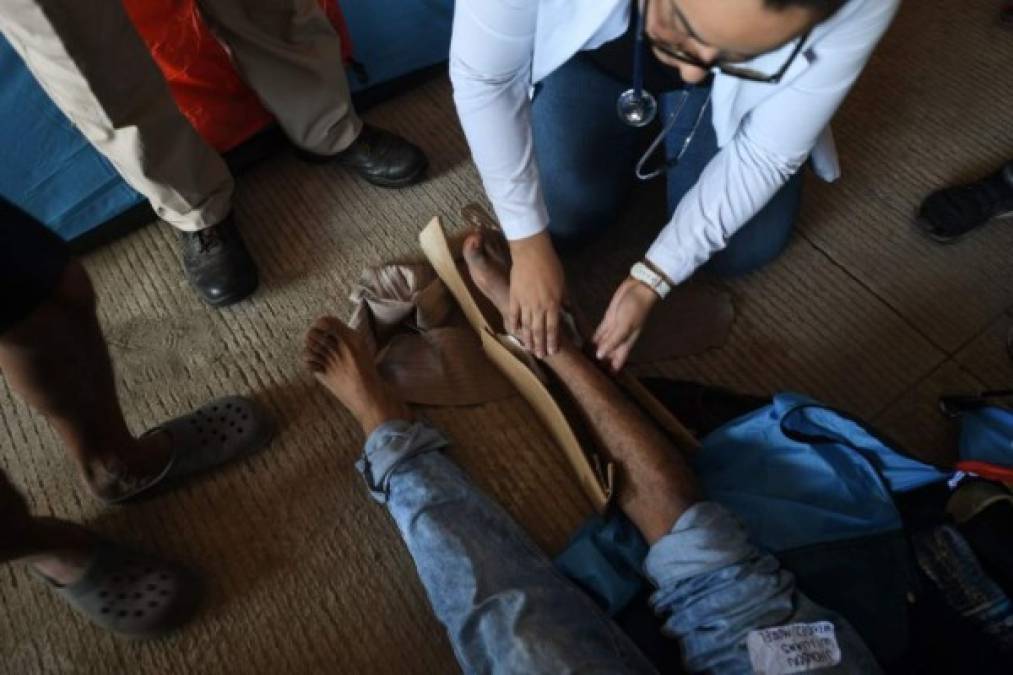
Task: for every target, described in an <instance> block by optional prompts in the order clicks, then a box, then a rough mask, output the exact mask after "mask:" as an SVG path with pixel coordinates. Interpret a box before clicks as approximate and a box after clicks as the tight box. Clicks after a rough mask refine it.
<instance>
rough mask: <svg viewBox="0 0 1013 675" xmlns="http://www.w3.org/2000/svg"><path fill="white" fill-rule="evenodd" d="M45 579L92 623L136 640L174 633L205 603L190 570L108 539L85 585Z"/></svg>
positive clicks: (196, 580) (101, 544) (86, 575)
mask: <svg viewBox="0 0 1013 675" xmlns="http://www.w3.org/2000/svg"><path fill="white" fill-rule="evenodd" d="M39 576H42V575H41V574H40V575H39ZM42 578H43V579H44V580H45V581H46V582H47V583H48V584H49V585H50V586H51V587H52V588H53V590H54V591H55V592H56V594H57V595H59V596H60V597H62V598H63V599H64V600H66V601H67V604H69V605H70V606H71V607H73V608H74V609H75V610H76V611H77V612H78V613H79V614H82V615H83V616H85V617H86V618H87V619H88V620H89V621H91V622H92V623H95V624H97V625H98V626H101V627H102V628H105V629H107V630H110V631H113V632H114V633H118V634H120V635H123V636H125V637H130V638H155V637H160V636H162V635H165V634H166V633H169V632H171V631H172V630H174V629H176V628H178V627H179V626H181V625H182V624H184V623H185V622H186V621H187V620H188V619H190V617H192V616H193V614H194V612H195V611H196V609H197V606H198V601H199V599H200V583H199V581H198V579H197V577H196V575H194V574H193V573H192V572H190V571H189V570H188V569H186V568H185V567H183V566H181V565H178V564H176V563H171V562H167V561H165V560H161V559H159V558H155V557H153V556H150V555H147V554H143V553H138V552H135V551H131V550H129V549H127V548H125V547H123V546H119V545H117V544H113V543H111V542H108V541H103V542H101V543H100V544H99V546H98V549H97V550H96V552H95V555H94V557H93V558H92V560H91V562H90V563H89V565H88V569H87V570H86V571H85V573H84V576H83V577H81V579H80V580H79V581H77V582H75V583H73V584H70V585H68V586H59V585H57V584H56V583H54V582H53V581H52V580H50V579H48V578H46V577H44V576H43V577H42Z"/></svg>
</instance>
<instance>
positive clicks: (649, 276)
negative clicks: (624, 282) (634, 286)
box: [630, 262, 672, 300]
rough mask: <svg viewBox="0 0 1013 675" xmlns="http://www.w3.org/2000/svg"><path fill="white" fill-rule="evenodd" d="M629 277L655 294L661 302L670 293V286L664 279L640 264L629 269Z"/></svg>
mask: <svg viewBox="0 0 1013 675" xmlns="http://www.w3.org/2000/svg"><path fill="white" fill-rule="evenodd" d="M630 276H631V277H633V278H634V279H636V280H637V281H639V282H640V283H642V284H644V285H645V286H647V287H648V288H650V289H651V290H652V291H654V292H655V293H657V294H658V297H659V298H661V299H662V300H664V299H665V296H666V295H668V294H669V293H670V292H671V291H672V286H671V284H669V283H668V282H667V281H665V277H663V276H661V275H660V274H658V273H657V272H655V271H654V270H652V269H651V268H650V267H648V266H647V265H645V264H644V263H642V262H638V263H637V264H636V265H634V266H633V267H631V268H630Z"/></svg>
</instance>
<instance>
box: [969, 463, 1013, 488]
mask: <svg viewBox="0 0 1013 675" xmlns="http://www.w3.org/2000/svg"><path fill="white" fill-rule="evenodd" d="M956 468H957V470H958V471H966V472H967V473H973V474H976V475H978V476H981V477H982V478H991V479H992V480H998V481H1002V482H1004V483H1013V469H1010V468H1007V467H1004V466H999V465H998V464H990V463H989V462H979V461H976V460H964V461H960V462H957V467H956Z"/></svg>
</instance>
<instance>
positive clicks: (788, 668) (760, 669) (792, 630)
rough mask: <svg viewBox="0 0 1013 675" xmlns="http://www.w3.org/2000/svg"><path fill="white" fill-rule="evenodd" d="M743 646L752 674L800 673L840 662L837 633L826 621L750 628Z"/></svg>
mask: <svg viewBox="0 0 1013 675" xmlns="http://www.w3.org/2000/svg"><path fill="white" fill-rule="evenodd" d="M746 646H747V647H748V648H749V660H750V662H751V663H752V664H753V672H755V673H756V675H786V674H787V673H804V672H806V671H809V670H819V669H821V668H829V667H831V666H836V665H837V664H838V663H840V662H841V648H840V647H838V646H837V634H836V632H835V630H834V624H832V623H830V622H829V621H817V622H816V623H793V624H791V625H788V626H774V627H773V628H762V629H760V630H754V631H751V632H750V633H749V635H748V636H747V637H746Z"/></svg>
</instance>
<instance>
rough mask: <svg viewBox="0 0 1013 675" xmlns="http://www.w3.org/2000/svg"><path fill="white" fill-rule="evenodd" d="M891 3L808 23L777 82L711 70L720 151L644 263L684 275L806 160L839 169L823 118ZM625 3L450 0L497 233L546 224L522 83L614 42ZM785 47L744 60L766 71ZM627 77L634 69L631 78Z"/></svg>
mask: <svg viewBox="0 0 1013 675" xmlns="http://www.w3.org/2000/svg"><path fill="white" fill-rule="evenodd" d="M899 3H900V0H848V2H847V3H845V5H844V6H843V7H842V8H841V9H840V10H839V11H838V12H837V13H836V14H835V15H834V16H833V17H831V18H830V19H828V20H827V21H825V22H823V23H822V24H820V25H818V26H817V27H816V28H814V29H813V31H812V33H811V34H810V36H809V38H808V40H807V41H806V45H805V47H804V48H803V52H802V53H801V54H800V55H799V57H798V58H797V59H795V61H794V62H793V63H792V65H791V67H790V68H789V69H788V71H787V72H786V73H785V75H784V77H783V78H782V80H781V81H780V82H779V83H778V84H765V83H758V82H748V81H745V80H742V79H738V78H734V77H729V76H727V75H723V74H721V73H720V72H716V73H715V78H714V85H713V89H712V93H711V106H712V122H713V125H714V130H715V134H716V137H717V142H718V147H719V151H718V153H717V154H716V155H715V156H714V158H713V159H711V161H710V162H709V163H708V164H707V166H706V167H705V168H704V170H703V171H702V172H701V174H700V178H699V179H698V180H697V183H696V185H694V186H693V187H692V188H691V189H690V190H689V192H687V193H686V195H685V196H684V197H683V199H682V201H681V202H680V203H679V205H678V206H677V207H676V209H675V212H674V214H673V215H672V219H671V220H670V221H669V222H668V224H667V225H666V226H665V227H664V228H663V229H662V230H661V233H660V234H659V235H658V237H657V239H656V240H655V241H654V244H653V245H652V246H651V247H650V250H649V251H648V252H647V258H648V259H649V260H650V261H651V262H652V263H653V264H654V265H656V266H657V267H658V268H659V269H661V270H662V271H663V272H664V273H665V274H666V276H668V277H669V278H670V279H671V280H672V281H674V282H676V283H679V282H681V281H683V280H684V279H686V278H688V277H689V276H690V275H692V274H693V272H694V271H695V270H696V268H697V267H699V266H700V265H702V264H703V263H704V262H706V261H707V260H708V259H709V258H710V257H711V255H713V254H714V253H715V252H716V251H719V250H720V249H722V248H724V246H725V244H726V243H727V242H728V240H729V239H730V238H731V236H732V235H733V234H735V232H736V231H738V229H739V228H740V227H742V226H743V225H744V224H745V223H747V222H748V221H749V220H750V219H751V218H752V217H753V216H754V215H755V214H756V213H757V212H758V211H759V210H760V209H761V208H763V206H764V205H766V203H767V202H768V201H769V200H770V199H771V198H772V197H773V196H774V194H775V193H776V192H777V191H778V190H779V189H780V188H781V186H782V185H784V184H785V182H787V180H788V178H790V177H791V175H792V174H794V173H795V172H796V171H798V170H799V168H801V166H802V165H803V164H804V163H805V161H806V159H807V158H809V157H810V156H811V158H812V160H813V167H814V169H815V170H816V172H817V174H818V175H820V177H822V178H824V179H825V180H834V179H836V178H837V177H838V176H839V175H840V170H839V167H838V164H837V154H836V151H835V149H834V144H833V138H832V136H831V134H830V127H829V123H830V119H831V118H832V117H833V115H834V113H835V112H836V111H837V108H838V106H840V104H841V102H842V101H843V100H844V97H845V96H846V95H847V93H848V91H850V89H851V87H852V85H853V84H854V82H855V79H856V78H857V77H858V75H859V73H861V71H862V69H863V68H864V67H865V64H866V62H867V61H868V59H869V56H870V55H871V54H872V50H873V48H874V47H875V46H876V44H877V43H878V42H879V39H880V38H881V37H882V35H883V33H884V32H885V31H886V29H887V27H888V26H889V24H890V21H891V20H892V19H893V16H894V14H895V13H896V11H897V7H898V5H899ZM629 9H630V0H457V2H456V9H455V12H454V30H453V38H452V41H451V48H450V76H451V80H452V81H453V85H454V101H455V103H456V104H457V111H458V115H459V116H460V118H461V124H462V126H463V127H464V132H465V135H466V136H467V138H468V143H469V145H470V147H471V152H472V156H473V157H474V160H475V164H476V165H477V167H478V171H479V173H480V174H481V176H482V182H483V184H484V185H485V189H486V192H487V193H488V195H489V199H490V201H491V202H492V204H493V207H494V208H495V210H496V216H497V217H498V218H499V221H500V224H501V225H502V227H503V229H504V231H505V232H506V235H507V237H508V238H510V239H521V238H524V237H528V236H531V235H533V234H537V233H538V232H541V231H543V230H544V229H545V228H546V227H548V214H547V212H546V209H545V200H544V198H543V196H542V190H541V186H540V184H539V178H538V167H537V166H536V164H535V159H534V147H533V145H534V144H533V139H532V130H531V98H530V92H531V87H532V85H533V84H534V83H537V82H539V81H540V80H542V79H543V78H545V77H546V76H547V75H549V74H550V73H551V72H552V71H553V70H555V69H556V68H558V67H559V66H561V65H563V64H564V63H565V62H566V61H567V60H569V59H570V57H572V56H573V55H574V54H576V53H577V52H578V51H581V50H589V49H595V48H597V47H599V46H601V45H602V44H604V43H605V42H608V41H609V40H613V39H615V38H618V37H620V36H621V35H622V34H623V33H624V32H625V31H626V29H627V27H628V24H629ZM793 48H794V43H791V44H788V45H785V46H784V47H782V48H780V49H778V50H775V51H773V52H770V53H768V54H764V55H762V56H759V57H757V58H755V59H753V60H752V61H751V62H750V65H751V66H752V67H754V68H756V69H758V70H761V71H765V72H775V71H776V70H777V69H778V68H779V67H780V66H781V65H782V64H783V63H784V62H785V61H786V60H787V59H788V56H789V55H790V53H791V50H792V49H793ZM631 78H632V73H631Z"/></svg>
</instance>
